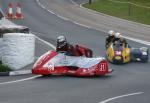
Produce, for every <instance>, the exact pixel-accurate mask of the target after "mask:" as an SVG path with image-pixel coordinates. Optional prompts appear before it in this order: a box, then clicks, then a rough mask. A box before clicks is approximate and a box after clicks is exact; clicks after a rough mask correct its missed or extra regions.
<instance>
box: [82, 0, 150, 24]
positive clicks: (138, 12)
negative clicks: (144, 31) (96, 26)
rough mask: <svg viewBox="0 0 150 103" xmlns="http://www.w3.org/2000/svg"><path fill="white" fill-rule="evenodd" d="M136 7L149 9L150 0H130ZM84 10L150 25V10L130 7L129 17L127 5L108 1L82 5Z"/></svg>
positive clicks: (98, 0) (103, 0) (101, 0)
mask: <svg viewBox="0 0 150 103" xmlns="http://www.w3.org/2000/svg"><path fill="white" fill-rule="evenodd" d="M117 1H128V0H117ZM130 1H131V2H133V3H136V4H138V5H142V6H147V7H150V0H130ZM83 6H84V7H86V8H89V9H93V10H96V11H98V12H102V13H105V14H108V15H112V16H116V17H119V18H123V19H127V20H131V21H135V22H139V23H143V24H148V25H150V8H149V9H148V8H142V7H137V6H135V5H131V11H130V12H131V13H130V15H129V4H123V3H115V2H111V1H108V0H97V1H95V2H93V3H92V4H91V5H89V4H88V3H87V4H84V5H83Z"/></svg>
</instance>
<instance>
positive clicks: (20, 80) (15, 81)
mask: <svg viewBox="0 0 150 103" xmlns="http://www.w3.org/2000/svg"><path fill="white" fill-rule="evenodd" d="M37 77H41V75H37V76H33V77H29V78H24V79H19V80H14V81H9V82H2V83H0V85H4V84H12V83H18V82H23V81H27V80H32V79H35V78H37Z"/></svg>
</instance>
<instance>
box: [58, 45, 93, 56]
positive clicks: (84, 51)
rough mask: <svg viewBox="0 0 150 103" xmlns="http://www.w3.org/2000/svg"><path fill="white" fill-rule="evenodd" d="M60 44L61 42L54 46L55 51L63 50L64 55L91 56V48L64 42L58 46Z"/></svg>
mask: <svg viewBox="0 0 150 103" xmlns="http://www.w3.org/2000/svg"><path fill="white" fill-rule="evenodd" d="M60 45H61V44H57V48H56V51H57V52H65V53H66V55H69V56H86V57H92V56H93V52H92V50H91V49H88V48H86V47H83V46H79V45H75V46H73V45H71V44H69V43H66V44H65V45H63V46H60Z"/></svg>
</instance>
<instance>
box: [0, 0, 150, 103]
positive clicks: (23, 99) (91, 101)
mask: <svg viewBox="0 0 150 103" xmlns="http://www.w3.org/2000/svg"><path fill="white" fill-rule="evenodd" d="M9 1H11V2H16V1H17V0H5V1H4V0H0V2H1V4H3V5H2V7H3V10H4V9H6V5H7V3H8V2H9ZM18 1H19V0H18ZM51 1H53V0H51ZM56 1H57V2H61V3H63V4H65V3H68V2H67V0H56ZM20 2H21V4H22V5H23V15H24V20H19V21H14V22H16V23H18V24H23V25H26V26H29V27H30V28H31V30H32V31H34V32H37V33H38V34H36V35H37V36H39V37H40V38H42V39H44V40H46V41H48V42H51V43H53V44H55V40H56V37H57V36H58V35H62V34H63V35H65V36H67V39H68V41H69V42H71V43H79V44H83V45H86V46H87V47H89V48H91V49H93V51H94V54H95V56H104V54H105V49H104V40H105V33H104V32H101V31H97V30H94V29H88V28H85V27H82V26H79V25H76V24H74V23H72V22H70V21H66V20H62V19H60V18H58V17H57V16H55V15H53V14H50V13H49V12H47V11H46V10H44V9H42V8H40V7H39V5H38V4H37V2H36V1H35V0H22V1H20ZM52 3H53V2H52ZM69 3H70V2H69ZM70 4H71V3H70ZM71 5H72V4H71ZM128 42H129V43H130V45H132V46H134V47H140V46H144V45H142V44H139V43H135V42H133V41H129V40H128ZM111 67H112V68H114V70H115V71H114V72H113V73H112V74H110V75H108V76H105V77H86V78H82V77H70V76H50V77H38V78H36V79H32V80H29V81H23V82H18V83H12V84H2V85H1V84H0V103H99V102H100V101H103V100H105V99H108V98H112V97H115V96H119V95H124V94H130V93H135V92H144V93H143V94H140V95H134V96H130V97H125V98H120V99H117V100H113V101H111V102H108V103H135V102H136V103H148V102H149V101H150V98H149V97H150V83H149V80H150V75H149V74H150V70H149V67H150V63H129V64H125V65H111ZM30 76H31V75H28V76H26V75H23V76H14V77H10V78H9V77H2V79H0V82H4V81H10V80H17V79H22V78H26V77H30Z"/></svg>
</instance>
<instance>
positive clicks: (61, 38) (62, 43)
mask: <svg viewBox="0 0 150 103" xmlns="http://www.w3.org/2000/svg"><path fill="white" fill-rule="evenodd" d="M65 45H67V39H66V37H65V36H58V37H57V46H58V48H62V47H64V46H65Z"/></svg>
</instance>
